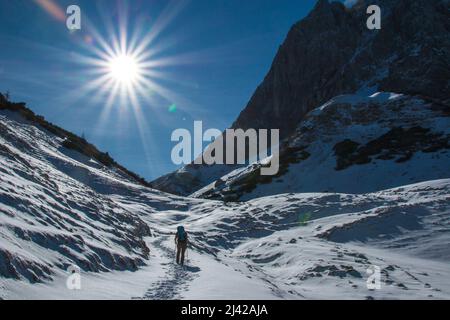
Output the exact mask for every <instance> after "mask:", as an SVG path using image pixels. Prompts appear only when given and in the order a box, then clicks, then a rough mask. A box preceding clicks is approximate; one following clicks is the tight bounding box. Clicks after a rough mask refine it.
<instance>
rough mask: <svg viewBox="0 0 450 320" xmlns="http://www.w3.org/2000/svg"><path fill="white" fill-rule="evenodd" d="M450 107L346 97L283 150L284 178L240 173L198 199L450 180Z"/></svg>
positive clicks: (251, 170)
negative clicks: (441, 179)
mask: <svg viewBox="0 0 450 320" xmlns="http://www.w3.org/2000/svg"><path fill="white" fill-rule="evenodd" d="M449 110H450V109H449V107H448V106H445V105H442V104H439V103H435V102H432V101H427V100H424V99H423V98H418V97H411V96H406V95H401V94H395V93H387V92H378V93H375V94H373V95H370V96H367V95H362V94H354V95H343V96H339V97H335V98H333V99H331V100H330V101H329V102H327V103H326V104H324V105H322V106H320V107H318V108H317V109H315V110H313V111H311V112H310V113H309V114H308V115H307V117H306V119H305V120H304V121H303V122H302V123H301V124H300V126H299V127H298V129H297V131H296V133H295V134H294V135H293V136H292V137H291V138H290V139H289V140H288V143H287V144H286V145H285V146H284V147H282V148H281V151H280V171H279V173H278V174H277V175H276V176H274V177H265V176H261V175H260V173H259V170H260V167H261V165H260V164H253V165H250V166H248V167H247V168H244V169H237V170H235V171H233V172H231V173H230V174H227V175H226V176H224V177H222V178H221V179H220V180H218V181H216V182H213V183H211V184H210V185H208V186H206V187H205V188H202V189H201V190H199V191H198V192H196V193H194V196H198V197H207V198H214V199H225V200H246V199H252V198H255V197H261V196H267V195H275V194H279V193H285V192H344V193H365V192H373V191H377V190H382V189H386V188H391V187H395V186H401V185H405V184H410V183H414V182H420V181H426V180H433V179H440V178H450V113H449Z"/></svg>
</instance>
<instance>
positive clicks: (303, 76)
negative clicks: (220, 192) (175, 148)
mask: <svg viewBox="0 0 450 320" xmlns="http://www.w3.org/2000/svg"><path fill="white" fill-rule="evenodd" d="M371 4H378V5H379V6H380V7H381V10H382V29H381V30H368V29H367V27H366V19H367V17H368V15H367V14H366V9H367V7H368V6H369V5H371ZM448 4H449V3H448V0H418V1H409V0H397V1H392V0H377V1H368V0H360V1H358V2H357V3H356V4H355V5H354V6H353V7H352V8H350V9H349V8H346V7H345V6H344V5H343V4H342V3H340V2H329V1H327V0H320V1H318V2H317V4H316V6H315V7H314V9H313V10H312V12H311V13H310V14H309V15H308V16H307V17H306V18H304V19H303V20H301V21H300V22H298V23H297V24H295V25H294V26H293V27H292V28H291V30H290V31H289V33H288V35H287V37H286V40H285V41H284V43H283V44H282V45H281V46H280V49H279V51H278V53H277V55H276V57H275V59H274V61H273V63H272V66H271V68H270V70H269V72H268V74H267V75H266V77H265V79H264V81H263V82H262V83H261V84H260V85H259V86H258V88H257V89H256V91H255V93H254V94H253V96H252V97H251V99H250V101H249V103H248V105H247V106H246V107H245V109H244V110H243V111H242V112H241V114H240V115H239V117H238V118H237V120H236V121H235V122H234V123H233V125H232V126H231V127H232V128H242V129H247V128H256V129H258V128H276V129H280V130H281V137H282V138H287V139H289V136H290V135H292V134H293V133H294V132H295V130H296V128H297V126H298V125H299V123H300V122H301V121H302V120H303V119H304V117H305V115H306V114H307V113H308V112H309V111H311V110H312V109H314V108H316V107H317V106H319V105H322V104H323V103H325V102H327V101H328V100H330V99H332V98H333V97H335V96H338V95H342V94H352V93H355V92H366V93H374V92H376V91H385V92H398V93H402V94H407V95H421V96H424V97H427V98H428V99H430V100H436V101H440V102H442V103H445V104H450V100H449V99H450V98H449V97H450V95H449V94H448V93H449V92H450V80H449V79H450V37H448V34H449V32H450V12H449V10H448V7H449V6H448ZM234 169H236V167H232V166H230V167H229V166H224V165H215V166H213V168H211V167H208V166H205V165H193V164H190V165H187V166H185V167H184V168H182V169H180V170H178V171H175V172H174V173H171V174H168V175H166V176H164V177H161V178H159V179H156V180H155V181H153V182H152V186H153V187H154V188H157V189H160V190H164V191H167V192H172V193H178V194H182V195H188V194H190V193H192V192H194V191H197V190H198V189H200V188H202V187H204V186H206V185H208V184H209V183H211V182H213V181H215V180H217V179H219V178H220V177H221V176H223V175H224V174H226V173H228V172H231V171H232V170H234Z"/></svg>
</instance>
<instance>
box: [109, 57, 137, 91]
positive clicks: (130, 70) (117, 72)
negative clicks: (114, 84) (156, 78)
mask: <svg viewBox="0 0 450 320" xmlns="http://www.w3.org/2000/svg"><path fill="white" fill-rule="evenodd" d="M139 69H140V68H139V65H138V63H137V62H136V60H135V59H134V58H133V57H131V56H128V55H120V56H117V57H114V58H112V59H111V61H110V62H109V72H110V75H111V77H112V78H113V79H114V80H116V81H118V82H121V83H125V84H126V83H131V82H134V81H135V80H136V79H137V77H138V76H139V73H140V72H139V71H140V70H139Z"/></svg>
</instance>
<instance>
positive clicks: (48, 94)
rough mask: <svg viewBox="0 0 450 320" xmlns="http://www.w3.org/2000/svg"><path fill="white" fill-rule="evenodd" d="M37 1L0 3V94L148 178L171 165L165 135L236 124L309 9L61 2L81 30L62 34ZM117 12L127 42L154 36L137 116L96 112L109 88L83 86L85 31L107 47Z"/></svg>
mask: <svg viewBox="0 0 450 320" xmlns="http://www.w3.org/2000/svg"><path fill="white" fill-rule="evenodd" d="M49 1H50V0H42V1H41V5H42V3H45V2H47V3H48V2H49ZM38 2H39V0H36V1H35V0H15V1H10V0H0V44H1V48H2V50H0V91H3V92H5V91H9V92H10V95H11V97H12V99H13V100H15V101H25V102H26V103H27V105H28V106H29V107H30V108H31V109H32V110H33V111H35V112H36V113H38V114H41V115H43V116H44V117H45V118H46V119H47V120H49V121H50V122H53V123H55V124H57V125H59V126H61V127H63V128H65V129H67V130H70V131H72V132H74V133H76V134H80V135H81V134H82V133H84V134H85V136H86V138H87V139H88V140H89V141H90V142H92V143H94V144H95V145H96V146H97V147H99V149H101V150H102V151H108V152H109V153H110V154H111V155H112V157H113V158H114V159H116V160H117V161H118V162H120V163H121V164H123V165H125V166H126V167H127V168H129V169H131V170H133V171H135V172H136V173H138V174H140V175H142V176H143V177H145V178H146V179H149V180H152V179H154V178H156V177H158V176H160V175H162V174H165V173H168V172H170V171H172V170H174V169H176V166H175V165H173V164H172V161H171V158H170V152H171V149H172V147H173V146H174V144H175V143H173V142H171V141H170V135H171V132H172V131H173V130H174V129H176V128H186V129H189V130H192V128H193V121H194V120H202V121H203V124H204V127H205V128H217V129H220V130H223V129H225V128H226V127H228V126H229V125H230V124H231V123H232V122H233V121H234V120H235V119H236V117H237V116H238V115H239V112H240V111H241V110H242V109H243V108H244V107H245V105H246V104H247V102H248V100H249V98H250V97H251V95H252V94H253V92H254V90H255V89H256V87H257V85H258V84H259V83H260V82H261V81H262V79H263V78H264V76H265V74H266V73H267V71H268V70H269V68H270V64H271V62H272V59H273V57H274V56H275V53H276V51H277V49H278V47H279V45H280V44H281V43H282V42H283V40H284V38H285V36H286V34H287V32H288V30H289V29H290V27H291V26H292V25H293V24H294V23H295V22H297V21H298V20H300V19H301V18H302V17H304V16H305V15H306V14H307V13H308V12H309V11H310V10H311V9H312V7H313V6H314V3H315V1H314V0H296V1H294V0H245V1H242V0H226V1H225V0H191V1H181V0H179V1H172V2H170V1H168V0H130V1H128V2H126V1H125V2H124V1H121V2H118V1H115V0H106V1H93V0H70V1H63V0H61V1H56V0H53V2H54V4H56V8H59V9H60V10H63V11H65V10H66V8H67V6H69V5H71V4H77V5H78V6H79V7H80V8H81V11H82V29H81V30H80V31H76V32H70V31H69V30H68V29H67V28H66V25H65V21H62V20H61V19H58V15H57V14H55V11H53V12H54V13H53V15H52V14H50V12H49V11H46V10H44V9H43V7H42V6H41V5H39V4H38ZM50 2H51V1H50ZM57 12H61V11H57ZM124 13H126V14H124ZM124 16H127V17H128V23H127V28H126V34H127V38H131V36H132V34H134V33H135V32H137V34H138V36H137V37H136V44H137V45H139V43H140V41H143V39H145V36H146V35H147V34H156V35H157V36H156V37H154V39H153V40H152V42H150V43H149V45H148V46H147V47H146V48H145V50H149V52H153V54H152V56H151V57H150V58H148V60H149V61H150V62H152V63H153V64H152V65H153V69H154V70H153V71H155V77H152V82H153V83H154V84H155V86H154V87H146V88H145V95H146V96H145V97H141V96H138V105H139V112H136V111H134V110H135V109H134V108H132V107H130V106H129V103H127V102H126V101H125V102H124V101H122V100H120V99H119V97H117V99H112V100H113V101H111V103H110V106H109V107H108V108H106V107H105V104H106V103H105V100H106V98H107V97H109V95H108V94H109V92H108V90H110V91H111V90H112V88H109V87H108V86H107V85H105V86H104V87H103V91H101V92H102V94H100V93H99V90H98V88H95V87H93V86H91V83H94V81H95V80H96V79H98V78H99V75H98V72H97V73H96V70H97V69H96V66H93V65H90V64H86V63H85V60H83V57H90V58H92V57H94V56H95V52H96V51H95V50H98V49H99V48H100V47H101V45H100V41H99V40H98V38H97V37H96V36H95V34H94V32H96V34H97V35H100V36H101V39H103V40H104V41H105V43H108V44H110V45H111V43H112V42H113V41H114V38H113V35H114V34H117V33H118V29H119V25H120V21H121V20H120V17H124ZM156 31H159V32H158V33H156ZM145 50H144V53H145ZM97 58H98V57H97ZM89 88H90V89H91V90H88V89H89ZM171 106H172V107H171ZM173 106H176V107H173Z"/></svg>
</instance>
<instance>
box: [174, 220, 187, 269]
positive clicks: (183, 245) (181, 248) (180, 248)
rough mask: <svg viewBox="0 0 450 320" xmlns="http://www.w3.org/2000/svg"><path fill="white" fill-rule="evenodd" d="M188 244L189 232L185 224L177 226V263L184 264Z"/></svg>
mask: <svg viewBox="0 0 450 320" xmlns="http://www.w3.org/2000/svg"><path fill="white" fill-rule="evenodd" d="M187 245H188V234H187V232H186V230H184V227H183V226H179V227H177V233H176V235H175V246H176V247H177V264H181V265H184V254H185V252H186V249H187Z"/></svg>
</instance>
